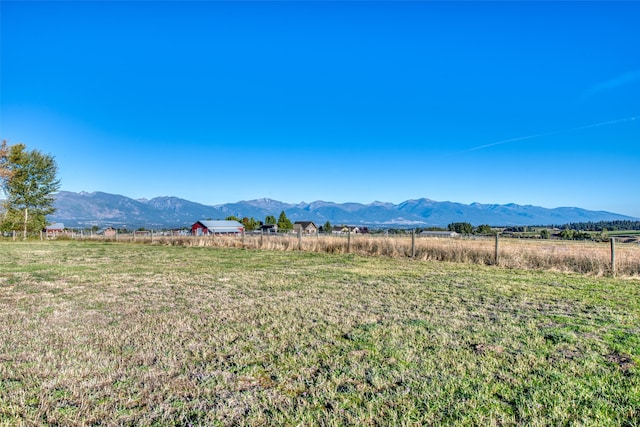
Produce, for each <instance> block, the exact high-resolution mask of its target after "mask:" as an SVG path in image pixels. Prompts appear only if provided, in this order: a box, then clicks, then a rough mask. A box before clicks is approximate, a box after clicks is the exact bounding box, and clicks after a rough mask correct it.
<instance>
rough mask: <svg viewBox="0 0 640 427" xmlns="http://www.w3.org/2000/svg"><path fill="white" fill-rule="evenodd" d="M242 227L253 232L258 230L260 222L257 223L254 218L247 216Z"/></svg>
mask: <svg viewBox="0 0 640 427" xmlns="http://www.w3.org/2000/svg"><path fill="white" fill-rule="evenodd" d="M242 225H244V229H245V231H253V230H255V229H256V228H258V226H259V225H260V224H258V221H256V220H255V219H254V218H253V217H251V218H248V217H246V216H245V217H244V218H242Z"/></svg>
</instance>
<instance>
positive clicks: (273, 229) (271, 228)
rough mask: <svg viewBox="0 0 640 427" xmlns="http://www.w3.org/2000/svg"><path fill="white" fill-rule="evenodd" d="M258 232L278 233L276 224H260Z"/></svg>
mask: <svg viewBox="0 0 640 427" xmlns="http://www.w3.org/2000/svg"><path fill="white" fill-rule="evenodd" d="M260 230H261V231H262V232H263V233H277V232H278V224H262V225H261V226H260Z"/></svg>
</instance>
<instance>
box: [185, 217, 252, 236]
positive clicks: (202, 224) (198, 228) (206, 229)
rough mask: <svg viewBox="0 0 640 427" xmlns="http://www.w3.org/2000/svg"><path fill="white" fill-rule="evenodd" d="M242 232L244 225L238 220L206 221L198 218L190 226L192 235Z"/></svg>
mask: <svg viewBox="0 0 640 427" xmlns="http://www.w3.org/2000/svg"><path fill="white" fill-rule="evenodd" d="M243 232H244V225H242V224H241V223H239V222H238V221H227V220H225V221H207V220H200V221H198V222H196V223H195V224H193V225H192V226H191V234H192V235H194V236H209V235H212V234H240V233H243Z"/></svg>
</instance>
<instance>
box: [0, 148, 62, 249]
mask: <svg viewBox="0 0 640 427" xmlns="http://www.w3.org/2000/svg"><path fill="white" fill-rule="evenodd" d="M57 174H58V166H57V164H56V162H55V159H54V158H53V156H51V155H49V154H44V153H42V152H40V151H38V150H28V149H27V147H26V146H25V145H24V144H14V145H9V144H8V143H7V141H2V144H0V188H1V189H2V193H3V196H4V200H3V201H2V205H1V212H0V214H1V216H0V230H1V231H3V232H6V231H11V230H22V232H23V236H24V238H25V239H26V238H27V235H28V233H30V232H34V231H40V230H42V229H43V228H44V227H45V226H46V225H47V220H46V216H47V215H50V214H52V213H54V212H55V208H54V206H53V204H54V202H55V197H54V193H55V192H56V191H58V189H59V188H60V180H59V179H58V178H57Z"/></svg>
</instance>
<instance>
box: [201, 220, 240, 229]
mask: <svg viewBox="0 0 640 427" xmlns="http://www.w3.org/2000/svg"><path fill="white" fill-rule="evenodd" d="M198 222H199V223H200V224H202V225H204V226H205V227H207V228H209V229H211V228H218V227H244V225H242V224H240V223H239V222H238V221H230V220H224V221H221V220H216V221H208V220H200V221H198Z"/></svg>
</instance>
